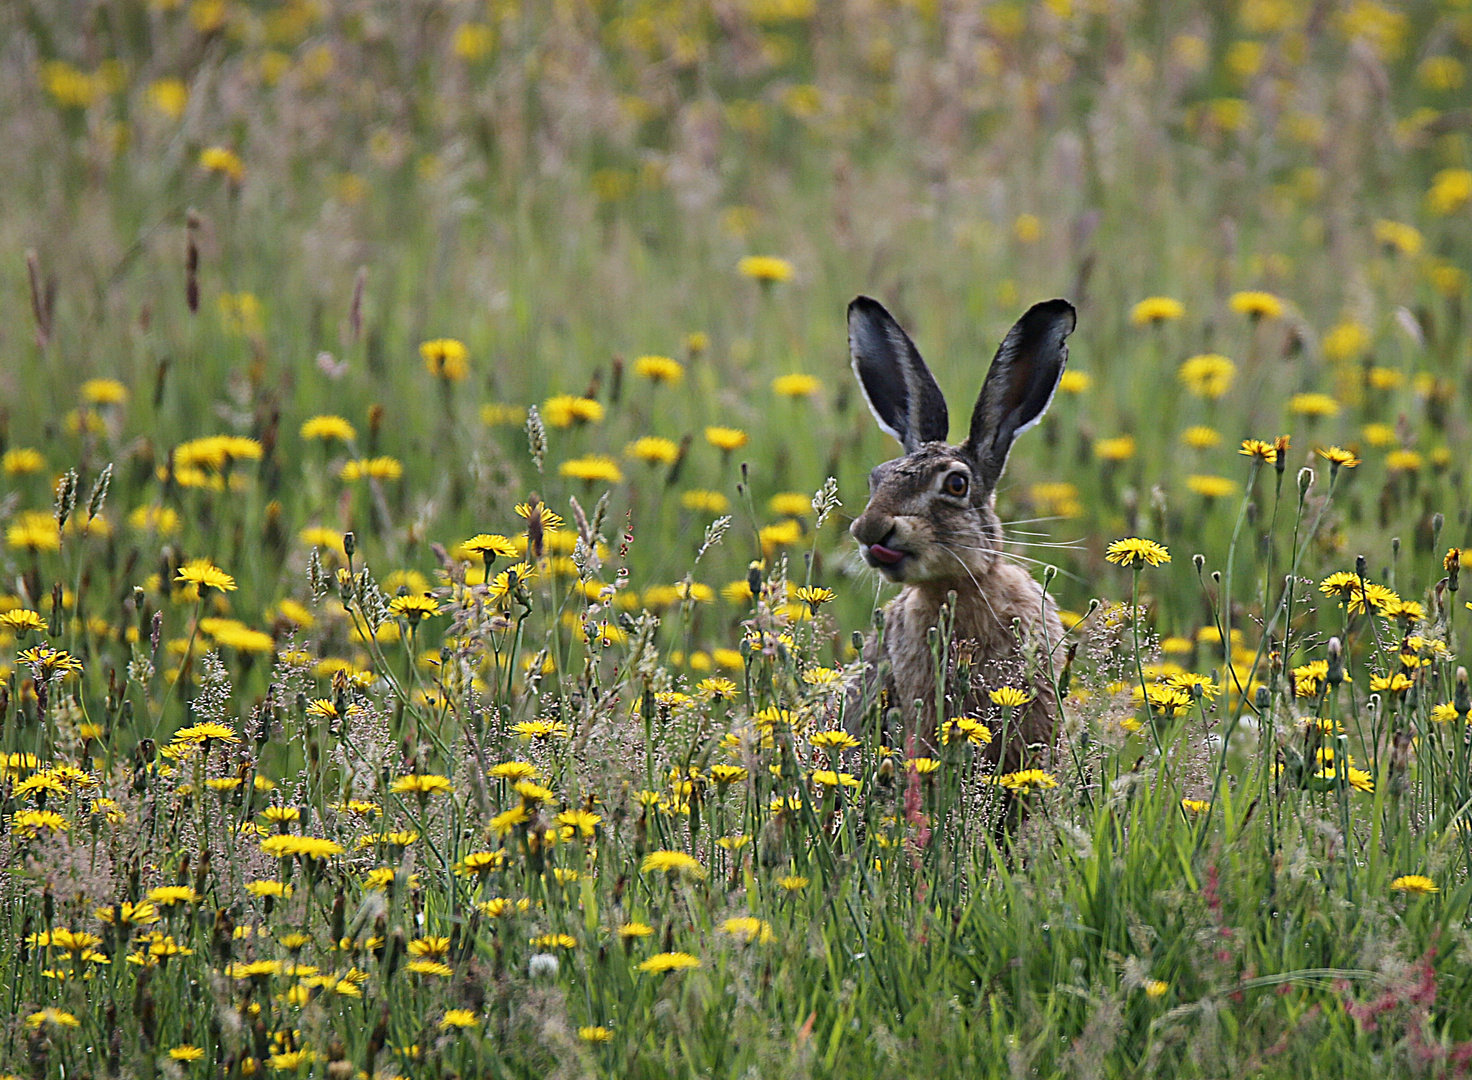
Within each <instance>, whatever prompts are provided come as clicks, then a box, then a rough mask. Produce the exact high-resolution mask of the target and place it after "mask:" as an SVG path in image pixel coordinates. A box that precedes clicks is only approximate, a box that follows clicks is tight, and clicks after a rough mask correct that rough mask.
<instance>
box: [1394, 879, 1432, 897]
mask: <svg viewBox="0 0 1472 1080" xmlns="http://www.w3.org/2000/svg"><path fill="white" fill-rule="evenodd" d="M1390 887H1391V889H1393V890H1394V891H1395V892H1406V893H1415V894H1416V895H1417V896H1425V895H1427V894H1428V893H1434V892H1441V890H1440V889H1438V888H1437V887H1436V882H1434V881H1432V880H1431V879H1430V878H1429V877H1426V876H1425V875H1424V874H1406V875H1404V876H1402V877H1398V878H1396V879H1395V880H1394V881H1392V882H1391V883H1390Z"/></svg>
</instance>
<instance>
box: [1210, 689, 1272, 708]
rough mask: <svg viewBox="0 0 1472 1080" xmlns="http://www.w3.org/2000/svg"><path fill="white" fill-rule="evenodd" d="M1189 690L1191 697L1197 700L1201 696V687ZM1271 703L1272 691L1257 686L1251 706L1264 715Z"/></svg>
mask: <svg viewBox="0 0 1472 1080" xmlns="http://www.w3.org/2000/svg"><path fill="white" fill-rule="evenodd" d="M1191 690H1192V694H1191V696H1192V697H1196V698H1199V697H1200V696H1201V687H1199V686H1193V687H1191ZM1272 703H1273V694H1272V691H1271V690H1269V689H1268V688H1267V687H1266V686H1259V687H1258V688H1257V690H1256V691H1255V692H1254V693H1253V695H1252V704H1253V705H1254V706H1255V707H1256V708H1257V711H1258V712H1259V713H1265V712H1267V711H1268V706H1269V705H1271V704H1272Z"/></svg>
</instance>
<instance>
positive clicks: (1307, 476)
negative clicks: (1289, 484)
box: [1298, 465, 1314, 499]
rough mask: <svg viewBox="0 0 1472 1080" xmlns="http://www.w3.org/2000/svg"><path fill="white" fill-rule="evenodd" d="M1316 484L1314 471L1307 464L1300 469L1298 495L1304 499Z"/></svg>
mask: <svg viewBox="0 0 1472 1080" xmlns="http://www.w3.org/2000/svg"><path fill="white" fill-rule="evenodd" d="M1313 486H1314V471H1313V470H1312V469H1310V468H1309V467H1308V466H1307V465H1305V466H1304V467H1303V468H1301V469H1299V470H1298V497H1299V498H1300V499H1302V498H1303V497H1304V496H1305V495H1307V494H1308V489H1309V488H1311V487H1313Z"/></svg>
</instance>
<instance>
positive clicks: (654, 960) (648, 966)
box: [638, 952, 700, 975]
mask: <svg viewBox="0 0 1472 1080" xmlns="http://www.w3.org/2000/svg"><path fill="white" fill-rule="evenodd" d="M699 966H700V960H699V958H697V957H694V956H691V955H690V954H689V953H687V952H662V953H655V954H654V955H653V956H651V957H650V958H649V959H648V960H645V961H644V962H643V963H641V964H639V965H638V969H639V970H640V971H643V972H646V973H648V974H651V975H667V974H669V973H671V972H676V971H689V970H690V969H691V968H698V967H699Z"/></svg>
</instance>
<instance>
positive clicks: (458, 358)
mask: <svg viewBox="0 0 1472 1080" xmlns="http://www.w3.org/2000/svg"><path fill="white" fill-rule="evenodd" d="M419 355H420V357H422V358H423V360H424V366H425V368H426V369H427V370H428V371H429V373H430V374H431V375H434V376H436V377H437V378H441V379H444V380H445V381H446V382H460V381H461V380H462V379H464V378H465V377H466V376H467V375H469V374H470V353H469V351H468V350H467V349H466V348H465V345H464V343H463V342H460V341H456V340H455V339H454V338H435V339H433V340H432V341H424V342H420V344H419Z"/></svg>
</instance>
